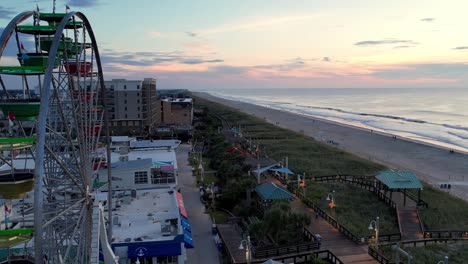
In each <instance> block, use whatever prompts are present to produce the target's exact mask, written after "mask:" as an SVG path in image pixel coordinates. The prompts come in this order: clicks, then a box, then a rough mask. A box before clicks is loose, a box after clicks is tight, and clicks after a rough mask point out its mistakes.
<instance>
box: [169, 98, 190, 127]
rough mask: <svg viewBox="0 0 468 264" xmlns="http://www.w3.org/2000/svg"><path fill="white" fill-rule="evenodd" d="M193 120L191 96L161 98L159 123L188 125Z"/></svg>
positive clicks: (177, 125) (178, 125) (179, 125)
mask: <svg viewBox="0 0 468 264" xmlns="http://www.w3.org/2000/svg"><path fill="white" fill-rule="evenodd" d="M192 122H193V100H192V98H165V99H161V124H162V125H169V126H174V127H176V128H181V127H190V128H191V126H192Z"/></svg>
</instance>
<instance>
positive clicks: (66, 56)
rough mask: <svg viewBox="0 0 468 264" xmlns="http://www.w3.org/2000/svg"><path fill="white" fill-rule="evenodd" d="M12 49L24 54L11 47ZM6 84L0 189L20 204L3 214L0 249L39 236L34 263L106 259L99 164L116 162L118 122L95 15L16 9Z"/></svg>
mask: <svg viewBox="0 0 468 264" xmlns="http://www.w3.org/2000/svg"><path fill="white" fill-rule="evenodd" d="M54 9H55V8H54ZM10 48H14V49H15V50H16V51H17V56H16V58H11V56H10V57H8V56H6V55H4V51H5V50H7V49H10ZM11 64H13V65H11ZM0 86H1V87H0V89H1V90H0V91H1V92H2V93H3V95H2V97H1V98H0V110H1V111H2V112H3V117H2V118H1V119H2V124H3V125H2V126H3V129H2V128H0V160H1V161H0V164H2V165H1V166H0V195H1V196H3V198H4V199H6V200H7V202H6V203H5V208H7V206H10V209H9V210H11V207H12V206H13V207H15V205H17V207H18V208H19V209H18V211H17V215H16V216H14V218H13V219H10V221H8V222H9V223H7V221H6V220H5V221H4V222H5V229H6V230H0V247H10V246H12V245H14V244H18V243H23V242H26V241H27V240H29V239H30V238H31V236H32V238H33V243H31V244H33V245H34V246H33V251H32V253H31V255H32V256H33V257H34V259H35V263H98V260H97V259H96V256H99V239H100V238H99V237H96V236H97V235H96V234H100V232H99V230H102V229H99V228H100V227H99V225H100V224H102V225H103V223H100V222H102V221H100V220H99V219H104V218H100V217H99V214H102V210H101V211H99V210H97V209H98V205H97V203H96V202H95V194H96V192H97V191H96V190H97V188H98V186H97V182H96V176H97V173H96V172H97V170H99V169H104V168H105V167H110V166H107V162H110V154H109V153H110V152H109V144H108V143H109V142H108V140H109V129H108V124H107V123H108V121H107V116H106V115H107V113H106V109H105V105H106V94H105V88H104V80H103V72H102V67H101V61H100V57H99V51H98V47H97V43H96V39H95V36H94V33H93V31H92V28H91V25H90V23H89V21H88V19H87V18H86V16H85V15H84V14H83V13H80V12H68V13H55V10H54V12H53V13H42V12H39V10H37V11H31V12H24V13H21V14H19V15H17V16H16V17H15V18H14V19H13V20H11V21H10V23H9V24H8V25H7V26H6V27H5V29H4V31H3V33H2V35H1V37H0ZM34 88H36V90H37V94H36V95H35V94H34V93H33V90H34ZM101 139H104V141H103V140H101ZM107 171H108V174H109V175H110V168H109V169H108V170H107ZM109 180H110V177H109ZM109 185H110V183H109ZM30 191H32V192H30ZM25 193H33V195H32V197H30V198H31V199H29V200H28V197H27V196H25ZM32 198H33V199H32ZM13 209H14V208H13ZM5 211H6V212H5V215H7V213H9V212H7V211H8V210H7V209H5ZM5 219H6V217H5ZM11 224H17V226H16V227H15V229H8V228H9V225H11ZM104 233H105V232H104ZM101 236H102V232H101ZM101 239H102V238H101ZM96 243H98V244H96Z"/></svg>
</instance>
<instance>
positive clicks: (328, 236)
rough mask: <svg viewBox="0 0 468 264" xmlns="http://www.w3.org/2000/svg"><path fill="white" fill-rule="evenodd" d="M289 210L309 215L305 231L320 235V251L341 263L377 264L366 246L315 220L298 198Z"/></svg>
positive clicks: (324, 222)
mask: <svg viewBox="0 0 468 264" xmlns="http://www.w3.org/2000/svg"><path fill="white" fill-rule="evenodd" d="M266 181H268V182H275V183H276V184H279V185H282V184H281V182H279V181H278V180H277V179H275V178H272V177H268V178H267V179H266ZM291 210H292V211H293V212H297V213H306V214H308V215H309V217H310V219H311V224H310V225H309V226H308V227H307V229H308V230H309V231H310V232H311V233H312V234H320V235H321V236H322V245H321V247H320V249H328V250H330V251H331V252H333V254H335V255H336V256H337V257H338V258H339V259H340V260H341V261H343V263H356V264H358V263H359V264H360V263H362V264H364V263H366V264H371V263H378V262H377V261H375V260H374V259H373V258H372V257H371V256H370V255H369V254H367V245H357V244H356V243H354V242H353V241H351V240H350V239H349V238H348V237H346V236H345V235H343V234H342V233H340V232H339V231H338V230H337V229H336V228H334V227H333V226H332V225H330V224H329V223H328V222H327V221H325V220H324V219H323V218H321V217H319V218H315V212H314V211H313V210H312V209H311V208H309V207H308V206H307V205H305V204H304V203H303V202H302V201H301V200H300V199H299V198H297V197H296V199H295V200H294V201H292V202H291Z"/></svg>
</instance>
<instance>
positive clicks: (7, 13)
mask: <svg viewBox="0 0 468 264" xmlns="http://www.w3.org/2000/svg"><path fill="white" fill-rule="evenodd" d="M16 13H17V12H16V11H15V10H14V9H13V8H11V7H3V6H0V18H3V19H8V18H11V17H13V16H14V15H15V14H16ZM2 31H3V30H2Z"/></svg>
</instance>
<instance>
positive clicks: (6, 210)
mask: <svg viewBox="0 0 468 264" xmlns="http://www.w3.org/2000/svg"><path fill="white" fill-rule="evenodd" d="M5 213H8V214H10V213H11V208H9V207H8V205H7V204H6V203H5Z"/></svg>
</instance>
